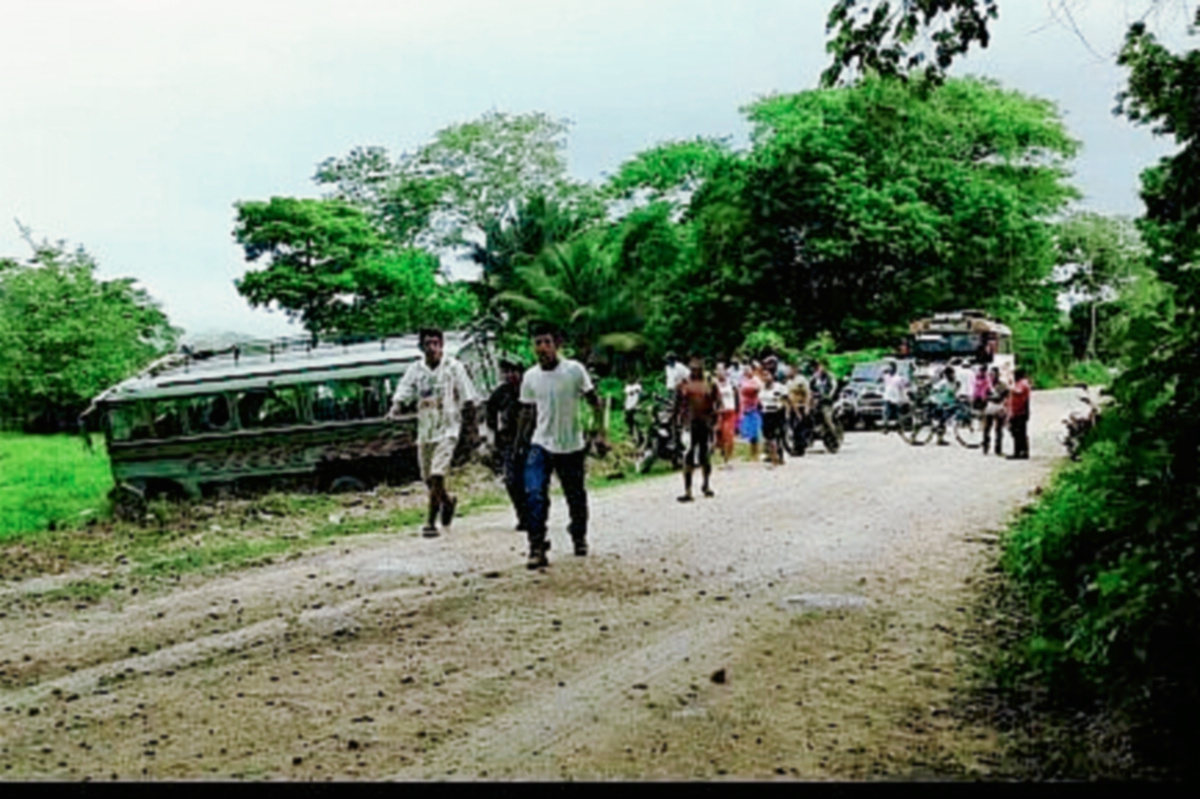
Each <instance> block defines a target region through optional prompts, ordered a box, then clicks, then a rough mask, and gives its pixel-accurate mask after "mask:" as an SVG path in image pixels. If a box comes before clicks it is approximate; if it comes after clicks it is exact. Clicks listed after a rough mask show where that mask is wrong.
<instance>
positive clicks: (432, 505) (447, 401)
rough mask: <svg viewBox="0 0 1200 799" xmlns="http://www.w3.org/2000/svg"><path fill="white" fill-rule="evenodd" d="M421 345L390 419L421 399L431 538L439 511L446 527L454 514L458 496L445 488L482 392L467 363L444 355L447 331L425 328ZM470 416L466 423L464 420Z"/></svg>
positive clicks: (421, 456) (420, 449) (420, 445)
mask: <svg viewBox="0 0 1200 799" xmlns="http://www.w3.org/2000/svg"><path fill="white" fill-rule="evenodd" d="M417 341H418V345H419V346H420V348H421V352H423V353H424V354H425V357H424V358H423V359H422V360H419V361H416V362H414V363H413V364H412V366H410V367H408V371H406V372H405V373H404V377H403V378H401V380H400V385H399V386H398V387H397V388H396V393H395V395H394V396H393V397H392V407H391V408H390V409H389V410H388V413H387V418H388V419H395V418H396V417H398V416H399V415H400V408H401V406H403V405H407V404H409V403H412V402H414V401H415V402H416V403H417V461H418V463H419V464H420V468H421V479H422V480H424V481H425V485H426V486H428V487H429V520H428V523H427V524H426V525H425V527H424V528H423V529H422V530H421V534H422V535H423V536H425V537H426V538H436V537H437V535H438V528H437V521H438V513H439V511H440V513H441V521H442V527H449V526H450V522H451V521H452V520H453V519H454V509H455V508H456V507H457V505H458V498H457V497H452V496H450V494H449V493H447V491H446V472H447V471H448V470H449V469H450V461H451V459H452V458H453V457H454V449H455V447H456V446H457V445H458V434H459V430H460V429H463V428H464V427H465V429H466V430H467V431H468V433H467V434H468V435H469V436H474V435H475V434H476V432H475V403H477V402H478V401H479V395H478V393H477V392H476V391H475V386H474V385H472V384H471V378H470V377H468V376H467V370H466V367H464V366H463V365H462V363H461V362H459V361H458V360H457V359H455V358H452V357H449V356H446V355H443V353H442V349H443V346H444V339H443V337H442V331H441V330H438V329H436V328H424V329H422V330H421V332H420V333H418V335H417ZM464 421H465V423H466V424H465V425H464Z"/></svg>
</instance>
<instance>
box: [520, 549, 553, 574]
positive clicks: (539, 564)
mask: <svg viewBox="0 0 1200 799" xmlns="http://www.w3.org/2000/svg"><path fill="white" fill-rule="evenodd" d="M547 549H549V547H545V546H540V547H539V546H534V547H530V549H529V560H527V561H526V562H525V568H527V569H542V568H545V567H546V566H549V565H550V561H549V560H548V559H547V558H546V550H547Z"/></svg>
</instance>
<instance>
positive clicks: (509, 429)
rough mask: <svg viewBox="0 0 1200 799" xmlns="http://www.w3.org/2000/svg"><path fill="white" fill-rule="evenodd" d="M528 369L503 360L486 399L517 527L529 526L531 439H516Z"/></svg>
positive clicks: (489, 423) (488, 415)
mask: <svg viewBox="0 0 1200 799" xmlns="http://www.w3.org/2000/svg"><path fill="white" fill-rule="evenodd" d="M524 373H525V370H524V369H523V368H522V367H521V365H520V364H518V363H514V362H513V361H509V360H502V361H500V375H501V380H500V385H499V386H497V387H496V390H495V391H493V392H492V395H491V396H490V397H488V401H487V424H488V427H490V428H492V430H493V432H495V434H496V451H497V452H499V453H500V457H501V459H502V462H503V464H504V488H505V489H506V490H507V491H508V498H509V499H510V500H511V501H512V505H513V510H514V511H516V513H517V530H527V529H528V525H527V522H526V518H525V458H524V457H523V456H524V454H525V453H526V451H527V450H528V447H527V446H525V445H527V444H528V442H521V441H518V440H517V420H518V416H519V415H520V412H521V403H520V394H521V376H522V375H523V374H524Z"/></svg>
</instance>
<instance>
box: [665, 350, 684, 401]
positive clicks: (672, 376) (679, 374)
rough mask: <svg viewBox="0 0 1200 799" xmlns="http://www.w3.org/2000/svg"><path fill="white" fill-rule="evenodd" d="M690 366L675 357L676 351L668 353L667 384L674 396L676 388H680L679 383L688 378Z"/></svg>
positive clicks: (669, 391)
mask: <svg viewBox="0 0 1200 799" xmlns="http://www.w3.org/2000/svg"><path fill="white" fill-rule="evenodd" d="M688 374H689V371H688V368H687V366H685V365H684V364H682V363H680V362H679V359H678V358H677V357H675V353H673V352H668V353H667V370H666V385H667V393H668V394H670V395H671V396H672V397H674V396H675V389H677V388H679V384H680V383H682V382H683V381H684V380H687V379H688Z"/></svg>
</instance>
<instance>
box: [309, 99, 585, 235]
mask: <svg viewBox="0 0 1200 799" xmlns="http://www.w3.org/2000/svg"><path fill="white" fill-rule="evenodd" d="M566 131H567V123H566V121H565V120H560V119H554V118H551V117H549V116H547V115H546V114H542V113H529V114H505V113H500V112H491V113H487V114H484V115H483V116H482V117H480V118H479V119H477V120H473V121H471V122H465V123H462V124H458V125H451V126H450V127H447V128H444V129H442V130H440V131H438V132H437V133H436V134H435V135H434V137H433V140H432V141H430V142H428V143H426V144H424V145H422V146H421V147H419V148H417V150H416V151H415V152H412V153H405V154H402V155H400V156H399V157H397V158H392V157H391V156H390V155H389V154H388V152H387V150H386V149H385V148H382V147H367V148H356V149H354V150H352V151H351V152H350V153H349V154H348V155H346V156H344V157H341V158H329V159H326V160H325V161H324V162H322V163H321V165H320V166H319V167H318V168H317V173H316V181H317V183H318V184H321V185H324V186H328V187H330V189H331V196H332V197H334V198H337V199H341V200H345V201H346V202H349V203H352V204H354V205H356V206H357V207H359V208H362V209H363V210H365V211H366V212H367V213H368V214H370V215H371V217H372V219H373V220H375V221H376V222H377V223H378V224H379V225H380V226H381V229H382V230H383V231H385V232H386V234H387V235H388V236H389V237H390V238H391V239H392V240H393V241H395V242H396V243H398V244H403V245H408V244H413V243H421V244H424V245H427V246H431V247H435V248H444V247H455V246H459V245H462V244H464V243H465V241H466V236H467V234H468V233H478V231H481V230H483V229H484V228H485V227H486V226H487V225H488V224H489V223H490V222H493V221H495V220H502V219H506V218H508V217H510V216H511V215H512V214H513V213H514V212H515V211H516V209H517V207H518V206H519V205H520V204H521V203H522V202H524V201H527V200H528V199H530V198H531V197H533V196H534V195H539V194H540V195H542V196H544V197H547V198H550V199H554V200H557V201H559V202H560V203H563V204H566V205H568V206H572V207H575V206H578V207H587V208H589V209H590V213H592V214H595V213H597V212H598V210H599V209H598V201H597V200H596V199H595V196H594V191H593V190H592V189H591V188H590V187H589V186H587V185H586V184H581V183H578V182H576V181H573V180H571V179H570V178H569V177H568V176H567V166H566V157H565V151H566V138H565V137H566Z"/></svg>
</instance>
